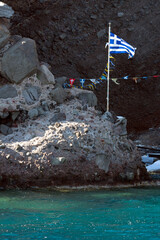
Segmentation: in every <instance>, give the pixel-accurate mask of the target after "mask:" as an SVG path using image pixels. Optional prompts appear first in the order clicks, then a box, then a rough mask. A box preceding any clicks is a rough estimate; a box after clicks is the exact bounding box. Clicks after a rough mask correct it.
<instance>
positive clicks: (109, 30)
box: [107, 22, 111, 112]
mask: <svg viewBox="0 0 160 240" xmlns="http://www.w3.org/2000/svg"><path fill="white" fill-rule="evenodd" d="M110 32H111V23H110V22H109V29H108V74H107V112H109V71H110Z"/></svg>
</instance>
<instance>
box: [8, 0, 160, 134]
mask: <svg viewBox="0 0 160 240" xmlns="http://www.w3.org/2000/svg"><path fill="white" fill-rule="evenodd" d="M4 2H6V3H7V4H9V5H10V6H12V7H13V9H14V10H15V16H14V18H13V19H12V27H11V32H12V34H18V35H20V34H21V35H22V36H25V37H31V38H33V39H35V40H36V42H37V48H38V53H39V57H40V60H42V61H45V62H48V63H49V64H50V65H51V66H52V70H53V73H54V74H55V76H57V77H58V76H62V75H65V76H67V77H77V78H79V77H83V78H98V77H99V76H100V75H101V73H102V72H103V70H104V68H105V65H106V62H107V52H106V50H105V48H104V46H105V43H106V41H107V31H108V22H109V21H111V23H112V32H114V33H116V34H117V35H118V36H120V37H122V38H123V39H124V40H126V41H127V42H129V43H130V44H132V45H133V46H135V47H137V50H136V55H135V57H134V58H133V59H131V60H128V59H127V55H123V56H122V55H115V57H116V68H115V70H114V71H113V72H112V73H111V76H112V77H123V76H126V75H129V76H152V75H157V74H160V42H159V36H160V30H159V25H160V11H159V9H160V1H155V0H139V1H132V0H125V1H124V0H112V1H111V0H108V1H107V0H100V1H96V0H86V1H82V0H76V1H73V0H57V1H56V0H26V1H23V0H16V1H13V0H4ZM101 30H103V31H102V32H101V33H103V32H105V30H106V34H105V33H104V35H103V34H100V33H99V31H101ZM97 33H99V34H97ZM100 35H101V37H100ZM105 85H106V84H104V85H102V86H99V87H98V89H97V90H96V94H97V96H98V99H99V103H100V104H99V106H100V108H101V109H102V110H105V108H106V86H105ZM159 88H160V78H154V79H153V78H149V79H147V80H144V79H142V80H141V82H139V83H137V84H136V83H135V82H134V81H133V80H121V81H120V85H116V84H114V83H111V92H110V96H111V99H110V103H111V104H110V107H111V110H113V111H115V113H116V114H117V115H123V116H125V117H127V119H128V129H129V130H130V131H139V130H143V129H147V128H149V127H153V126H159V125H160V118H159V116H160V108H159V103H160V100H159Z"/></svg>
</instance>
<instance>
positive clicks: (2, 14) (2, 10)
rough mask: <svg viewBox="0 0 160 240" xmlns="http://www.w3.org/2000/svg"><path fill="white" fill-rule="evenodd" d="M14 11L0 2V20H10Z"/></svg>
mask: <svg viewBox="0 0 160 240" xmlns="http://www.w3.org/2000/svg"><path fill="white" fill-rule="evenodd" d="M13 14H14V11H13V9H12V8H11V7H9V6H8V5H7V4H6V3H4V2H1V1H0V18H11V17H12V16H13Z"/></svg>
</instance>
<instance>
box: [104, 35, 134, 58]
mask: <svg viewBox="0 0 160 240" xmlns="http://www.w3.org/2000/svg"><path fill="white" fill-rule="evenodd" d="M107 45H108V43H107V44H106V46H107ZM135 50H136V48H134V47H132V46H131V45H130V44H128V43H127V42H126V41H124V40H123V39H122V38H119V37H118V36H117V35H116V34H114V33H110V53H111V54H114V53H128V58H132V57H133V56H134V54H135Z"/></svg>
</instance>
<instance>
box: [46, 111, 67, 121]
mask: <svg viewBox="0 0 160 240" xmlns="http://www.w3.org/2000/svg"><path fill="white" fill-rule="evenodd" d="M65 120H66V115H65V113H55V114H54V116H53V117H52V118H51V119H50V122H51V123H52V122H60V121H65Z"/></svg>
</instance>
